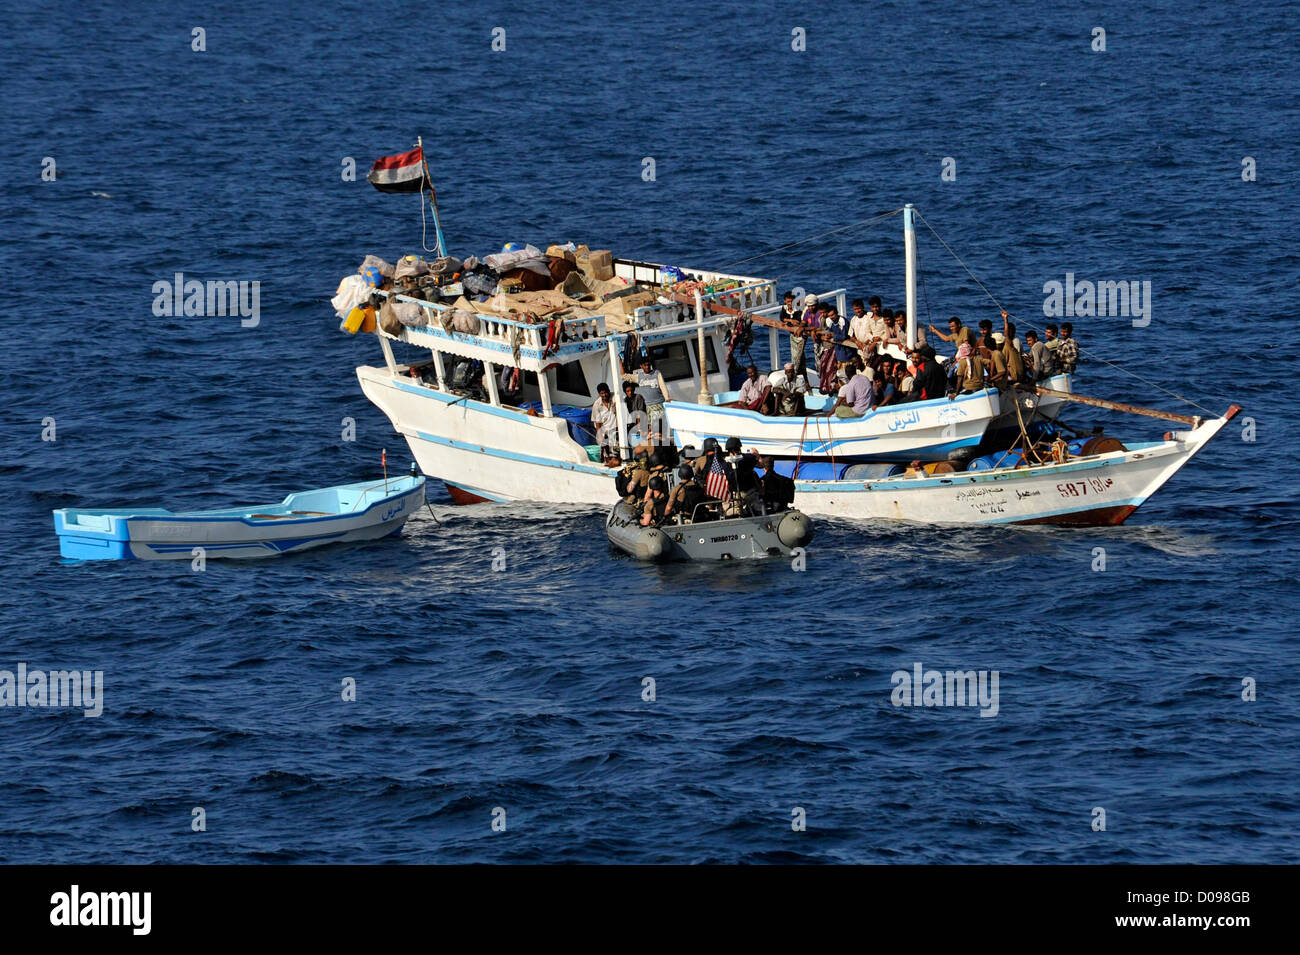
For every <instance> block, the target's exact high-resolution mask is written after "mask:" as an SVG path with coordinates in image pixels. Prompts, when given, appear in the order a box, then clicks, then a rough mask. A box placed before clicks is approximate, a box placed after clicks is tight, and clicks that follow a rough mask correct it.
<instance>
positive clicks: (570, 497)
mask: <svg viewBox="0 0 1300 955" xmlns="http://www.w3.org/2000/svg"><path fill="white" fill-rule="evenodd" d="M357 378H358V379H359V380H360V382H361V390H362V391H364V392H365V395H366V397H367V398H369V399H370V400H371V401H372V402H374V403H375V404H376V405H377V406H378V407H379V409H380V410H381V411H383V412H384V414H386V415H388V418H389V420H390V421H392V423H393V427H394V428H396V429H397V431H398V433H400V434H401V435H402V436H403V437H404V438H406V443H407V445H409V446H410V449H411V453H412V454H413V455H414V456H415V460H416V463H417V464H419V466H420V470H421V471H423V472H424V473H425V474H427V475H428V476H430V477H435V478H439V479H441V480H443V481H445V482H447V484H448V485H450V486H451V487H452V488H454V489H455V491H461V492H464V495H463V496H459V497H458V500H459V501H462V502H464V501H467V500H469V499H470V498H471V497H475V498H482V499H483V500H488V501H548V502H554V503H566V504H599V505H601V506H603V507H608V506H609V504H610V501H612V500H613V499H614V498H615V497H617V492H616V491H615V490H614V474H615V472H614V470H612V469H610V468H606V467H604V466H602V465H601V464H600V463H598V462H595V461H591V460H589V459H588V458H587V452H586V451H585V450H584V449H583V448H582V446H580V445H579V444H577V443H576V442H575V441H573V440H572V439H571V438H570V437H569V432H568V426H567V425H566V424H565V422H564V421H563V420H562V419H559V418H544V417H531V416H528V415H525V414H523V413H521V412H518V411H513V410H511V409H508V408H501V407H494V406H492V405H489V404H485V403H483V402H480V401H470V400H468V399H458V398H457V397H456V396H455V395H450V394H447V393H445V392H440V391H438V390H437V389H435V388H430V387H427V386H425V385H421V384H418V383H416V382H414V381H412V380H411V379H409V378H398V377H394V376H393V375H391V374H390V373H389V372H388V370H387V369H386V368H375V367H368V366H362V367H360V368H358V369H357ZM455 491H453V493H455Z"/></svg>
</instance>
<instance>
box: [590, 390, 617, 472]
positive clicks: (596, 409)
mask: <svg viewBox="0 0 1300 955" xmlns="http://www.w3.org/2000/svg"><path fill="white" fill-rule="evenodd" d="M613 398H614V396H613V394H612V393H611V392H610V390H609V385H607V384H605V383H604V382H603V381H602V382H601V383H600V384H598V385H597V386H596V403H595V404H593V405H592V406H591V424H592V426H593V427H594V428H595V429H596V444H598V445H599V446H600V458H601V460H602V461H608V460H609V459H610V458H611V457H617V455H616V454H613V453H612V452H611V450H610V449H611V448H615V447H617V446H618V409H617V408H616V407H615V406H614V400H613Z"/></svg>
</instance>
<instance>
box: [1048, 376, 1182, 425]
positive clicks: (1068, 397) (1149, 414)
mask: <svg viewBox="0 0 1300 955" xmlns="http://www.w3.org/2000/svg"><path fill="white" fill-rule="evenodd" d="M1037 391H1038V393H1039V394H1040V395H1047V396H1050V397H1052V398H1061V399H1063V400H1065V401H1073V402H1077V403H1078V404H1081V405H1091V406H1092V407H1094V408H1108V409H1110V410H1111V411H1122V412H1124V413H1125V414H1135V415H1142V416H1143V417H1146V418H1159V419H1160V420H1161V421H1174V422H1177V423H1178V424H1186V425H1191V426H1192V427H1193V428H1194V427H1196V426H1197V425H1199V424H1200V423H1201V419H1200V418H1196V417H1193V416H1191V415H1185V414H1175V413H1173V412H1170V411H1156V410H1155V409H1154V408H1142V407H1139V406H1138V405H1126V404H1123V403H1122V402H1119V401H1107V400H1106V399H1105V398H1089V397H1088V396H1087V395H1076V394H1071V393H1070V392H1068V391H1057V390H1055V389H1053V388H1044V387H1043V386H1042V385H1038V386H1037Z"/></svg>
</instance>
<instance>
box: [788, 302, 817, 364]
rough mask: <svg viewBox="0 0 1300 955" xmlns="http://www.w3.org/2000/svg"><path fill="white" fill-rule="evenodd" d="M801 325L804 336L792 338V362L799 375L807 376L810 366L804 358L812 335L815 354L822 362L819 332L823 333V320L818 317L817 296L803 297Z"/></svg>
mask: <svg viewBox="0 0 1300 955" xmlns="http://www.w3.org/2000/svg"><path fill="white" fill-rule="evenodd" d="M799 324H800V326H801V327H802V329H803V334H801V335H798V336H795V335H791V336H790V360H791V361H793V362H794V367H795V371H797V372H799V374H801V375H802V374H805V373H806V372H807V370H808V364H807V361H806V359H805V358H804V345H805V344H806V343H807V342H808V336H809V335H810V334H811V335H812V340H813V354H814V355H815V356H816V357H817V359H818V360H819V361H820V359H821V354H822V348H823V346H822V344H821V339H820V338H819V337H818V336H817V334H816V333H817V332H819V331H821V327H822V323H821V319H820V318H818V316H817V296H816V295H805V296H804V297H803V313H802V314H801V315H800V316H799Z"/></svg>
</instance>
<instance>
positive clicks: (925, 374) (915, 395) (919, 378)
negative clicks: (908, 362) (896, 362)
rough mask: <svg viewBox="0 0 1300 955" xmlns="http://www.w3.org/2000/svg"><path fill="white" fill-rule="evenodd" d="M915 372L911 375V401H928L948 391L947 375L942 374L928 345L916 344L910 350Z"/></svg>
mask: <svg viewBox="0 0 1300 955" xmlns="http://www.w3.org/2000/svg"><path fill="white" fill-rule="evenodd" d="M912 364H913V365H914V366H915V367H916V374H915V375H913V376H912V391H911V398H910V400H912V401H930V400H931V399H934V398H942V397H943V396H944V395H946V394H947V393H948V376H947V375H945V374H944V371H943V369H942V368H941V367H940V366H939V362H938V359H936V358H935V354H934V349H933V348H931V347H930V346H929V345H917V346H916V349H915V350H914V351H913V352H912Z"/></svg>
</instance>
